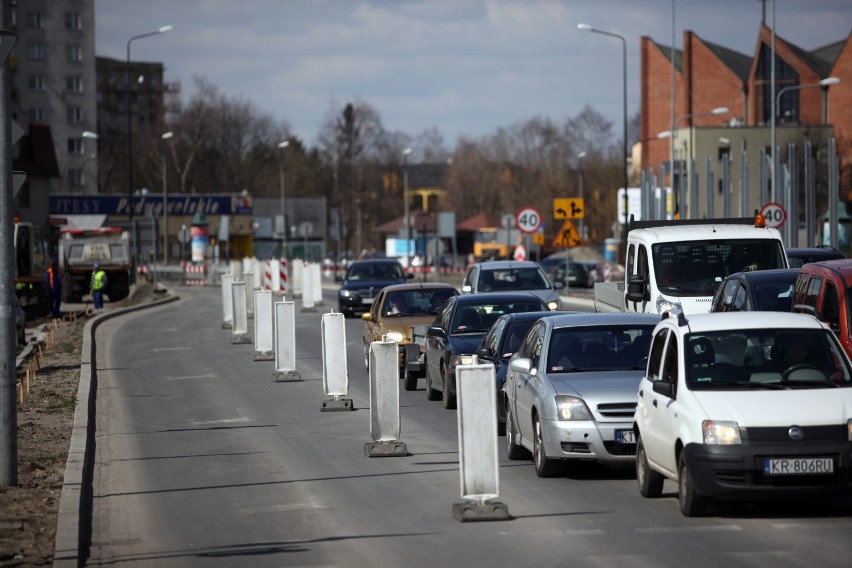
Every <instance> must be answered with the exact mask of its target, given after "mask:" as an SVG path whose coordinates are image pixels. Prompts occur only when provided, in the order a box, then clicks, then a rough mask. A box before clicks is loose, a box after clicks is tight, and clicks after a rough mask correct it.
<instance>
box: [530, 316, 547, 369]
mask: <svg viewBox="0 0 852 568" xmlns="http://www.w3.org/2000/svg"><path fill="white" fill-rule="evenodd" d="M530 339H532V344H531V345H530V350H531V352H530V359H532V366H533V369H538V367H539V363H540V361H541V348H542V346H543V345H544V325H537V326H535V328H534V329H533V330H532V331H531V333H530Z"/></svg>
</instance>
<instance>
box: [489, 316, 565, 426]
mask: <svg viewBox="0 0 852 568" xmlns="http://www.w3.org/2000/svg"><path fill="white" fill-rule="evenodd" d="M571 313H574V312H549V311H548V312H521V313H512V314H506V315H503V316H500V317H499V318H497V321H496V322H494V325H492V326H491V329H489V330H488V333H486V334H485V337H483V338H482V343H480V344H479V348H478V349H477V350H476V355H477V356H478V357H479V359H480V360H481V361H488V362H491V363H493V364H494V378H495V379H496V384H497V435H498V436H503V435H504V434H505V433H506V393H504V392H503V383H505V382H506V371H507V370H508V369H509V359H511V358H512V355H514V354H515V351H517V350H518V347H519V346H520V345H521V342H522V341H523V340H524V337H525V336H526V334H527V332H528V331H529V330H530V328H531V327H532V326H533V324H534V323H535V322H536V321H538V320H539V319H541V318H547V317H551V316H557V315H560V314H571Z"/></svg>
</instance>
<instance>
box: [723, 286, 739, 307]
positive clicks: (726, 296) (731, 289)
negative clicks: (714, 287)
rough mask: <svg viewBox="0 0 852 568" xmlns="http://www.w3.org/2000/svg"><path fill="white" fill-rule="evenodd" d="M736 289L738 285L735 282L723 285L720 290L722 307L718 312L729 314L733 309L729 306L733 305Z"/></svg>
mask: <svg viewBox="0 0 852 568" xmlns="http://www.w3.org/2000/svg"><path fill="white" fill-rule="evenodd" d="M738 287H739V283H738V282H737V281H736V280H729V281H728V282H726V283H725V286H724V288H723V290H722V306H721V309H720V310H719V311H721V312H730V311H731V310H732V309H733V308H732V307H731V305H732V304H733V303H734V296H735V295H736V293H737V288H738Z"/></svg>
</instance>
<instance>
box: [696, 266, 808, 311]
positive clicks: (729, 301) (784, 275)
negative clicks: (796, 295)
mask: <svg viewBox="0 0 852 568" xmlns="http://www.w3.org/2000/svg"><path fill="white" fill-rule="evenodd" d="M798 275H799V269H798V268H778V269H775V270H754V271H752V272H735V273H733V274H731V275H730V276H728V277H727V278H725V280H723V281H722V283H721V284H719V289H718V290H716V295H715V296H713V303H712V304H710V311H711V312H754V311H764V312H767V311H768V312H789V311H790V310H791V308H792V303H793V288H794V286H795V285H796V278H797V277H798Z"/></svg>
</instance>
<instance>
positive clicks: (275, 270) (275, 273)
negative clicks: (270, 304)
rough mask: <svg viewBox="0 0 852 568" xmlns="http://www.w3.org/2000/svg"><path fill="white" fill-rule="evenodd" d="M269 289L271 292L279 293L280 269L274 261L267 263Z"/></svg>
mask: <svg viewBox="0 0 852 568" xmlns="http://www.w3.org/2000/svg"><path fill="white" fill-rule="evenodd" d="M269 278H270V282H269V288H270V289H271V290H272V291H273V292H280V291H281V267H280V265H279V262H278V261H277V260H275V259H272V260H270V261H269Z"/></svg>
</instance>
